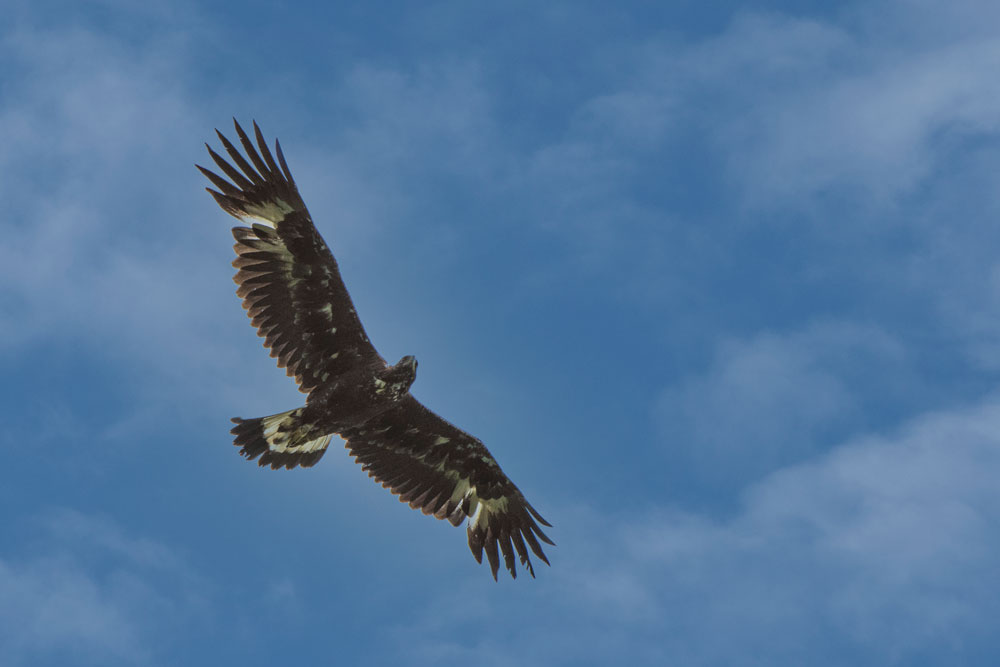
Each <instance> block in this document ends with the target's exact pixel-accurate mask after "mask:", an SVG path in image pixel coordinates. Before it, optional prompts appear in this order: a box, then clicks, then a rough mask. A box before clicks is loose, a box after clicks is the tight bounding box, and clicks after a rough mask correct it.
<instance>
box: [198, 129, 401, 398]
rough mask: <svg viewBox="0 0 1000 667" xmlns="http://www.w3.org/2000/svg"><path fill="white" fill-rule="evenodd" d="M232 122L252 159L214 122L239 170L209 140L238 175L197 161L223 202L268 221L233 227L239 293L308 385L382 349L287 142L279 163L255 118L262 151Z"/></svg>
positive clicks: (233, 211) (281, 359)
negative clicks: (300, 182)
mask: <svg viewBox="0 0 1000 667" xmlns="http://www.w3.org/2000/svg"><path fill="white" fill-rule="evenodd" d="M233 123H234V125H235V126H236V134H237V135H239V138H240V142H241V143H242V144H243V149H244V150H245V151H246V154H247V156H248V157H249V158H250V160H251V161H252V162H253V166H251V164H250V163H249V162H247V160H246V159H245V158H244V157H243V156H242V155H241V154H240V152H239V151H238V150H237V149H236V147H235V146H233V144H231V143H230V142H229V140H228V139H226V137H224V136H223V135H222V133H221V132H219V131H218V130H216V133H217V134H218V135H219V139H220V140H221V141H222V145H223V146H224V147H225V149H226V152H227V153H228V154H229V157H230V158H231V159H232V161H233V162H234V163H235V164H236V165H237V166H238V167H239V170H237V169H236V168H235V167H233V166H232V165H231V164H229V163H228V162H226V160H225V159H224V158H222V157H221V156H220V155H219V154H217V153H216V152H215V151H213V150H212V149H211V147H209V146H208V145H207V144H206V147H207V148H208V153H209V155H211V156H212V159H213V160H214V161H215V164H217V165H218V166H219V169H221V170H222V171H223V172H224V173H225V174H226V176H228V177H229V179H230V181H232V182H229V181H227V180H226V179H224V178H222V177H220V176H219V175H218V174H215V173H214V172H212V171H209V170H208V169H205V168H204V167H201V166H198V169H200V170H201V172H202V173H203V174H204V175H205V176H206V177H207V178H208V179H209V180H210V181H211V182H212V183H213V184H214V185H215V187H217V188H218V191H216V190H213V189H211V188H206V190H208V191H209V193H211V195H212V196H213V197H215V201H216V202H218V204H219V206H221V207H222V208H223V210H225V211H226V212H227V213H229V214H230V215H232V216H234V217H236V218H239V219H241V220H242V219H245V218H254V219H256V220H259V221H261V223H263V224H259V223H253V224H252V226H250V227H234V228H233V236H234V237H235V238H236V244H235V245H234V246H233V248H234V249H235V250H236V254H237V255H238V257H237V258H236V260H235V261H234V262H233V266H234V267H236V268H237V269H239V271H238V272H237V273H236V275H235V276H234V277H233V280H234V281H236V284H237V285H239V287H238V289H237V290H236V293H237V294H238V295H239V296H240V297H241V298H242V299H243V307H244V308H245V309H246V310H247V314H248V315H249V316H250V318H251V319H252V321H253V324H254V326H255V327H257V334H258V335H259V336H262V337H263V338H264V345H265V346H266V347H268V348H270V349H271V356H272V357H277V359H278V367H279V368H285V367H287V368H288V374H289V375H293V376H294V377H295V380H296V382H298V384H299V389H300V390H301V391H303V392H306V393H308V392H310V391H312V390H313V389H314V388H316V387H317V386H318V385H320V384H322V383H323V382H325V381H326V380H327V379H328V378H331V377H336V376H337V375H339V374H341V373H342V372H344V371H346V370H348V369H350V368H353V367H355V366H357V365H358V364H359V363H362V364H366V363H370V362H371V361H373V360H376V359H378V360H381V357H380V356H379V355H378V352H376V350H375V348H374V347H373V346H372V344H371V342H370V341H369V340H368V336H367V335H366V334H365V330H364V328H363V327H362V326H361V321H360V320H359V319H358V315H357V313H356V312H355V310H354V304H353V303H352V302H351V297H350V295H349V294H348V293H347V288H346V287H345V286H344V282H343V280H342V279H341V277H340V270H339V269H338V268H337V261H336V260H335V259H334V258H333V254H332V253H331V252H330V249H329V248H328V247H327V245H326V243H325V242H324V241H323V238H322V237H321V236H320V235H319V232H318V231H316V226H315V225H314V224H313V221H312V218H311V217H310V216H309V211H308V210H307V209H306V205H305V203H304V202H303V201H302V197H301V196H300V195H299V191H298V188H297V187H296V186H295V181H294V180H293V179H292V174H291V172H290V171H289V170H288V165H287V164H286V163H285V158H284V156H283V155H282V153H281V146H280V145H279V144H278V142H277V141H275V143H274V147H275V152H276V153H277V156H278V163H275V160H274V157H272V155H271V152H270V151H269V150H268V148H267V144H266V143H265V141H264V137H263V136H262V135H261V132H260V128H258V127H257V123H256V122H255V123H254V124H253V128H254V133H255V135H256V139H257V146H258V147H259V148H260V153H258V152H257V150H256V149H255V148H254V145H253V143H251V141H250V139H249V138H248V137H247V135H246V133H245V132H244V131H243V128H242V127H240V125H239V123H237V122H236V121H235V119H234V120H233ZM279 164H280V165H281V166H280V169H279V166H278V165H279ZM241 172H242V173H241Z"/></svg>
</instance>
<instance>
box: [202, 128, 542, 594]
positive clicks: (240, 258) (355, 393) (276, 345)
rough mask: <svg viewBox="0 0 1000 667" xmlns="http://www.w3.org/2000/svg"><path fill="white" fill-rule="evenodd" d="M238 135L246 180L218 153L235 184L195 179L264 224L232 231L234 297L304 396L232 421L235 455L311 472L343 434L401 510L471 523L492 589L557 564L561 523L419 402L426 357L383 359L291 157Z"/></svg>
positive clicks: (472, 540) (476, 444) (233, 152)
mask: <svg viewBox="0 0 1000 667" xmlns="http://www.w3.org/2000/svg"><path fill="white" fill-rule="evenodd" d="M233 124H234V125H235V127H236V134H237V135H238V136H239V139H240V143H241V144H242V145H243V149H244V151H245V152H246V156H247V158H249V162H248V161H247V158H244V157H243V155H241V154H240V152H239V150H237V149H236V147H235V146H234V145H233V144H232V143H231V142H230V141H229V140H228V139H226V137H225V136H223V134H222V133H221V132H219V131H218V130H216V134H218V136H219V140H220V141H221V142H222V145H223V147H224V148H225V149H226V152H227V153H228V154H229V157H230V158H231V159H232V162H233V164H235V165H236V167H239V169H236V167H234V166H233V165H232V164H230V163H229V162H227V161H226V160H225V159H224V158H223V157H221V156H220V155H219V154H218V153H216V152H215V151H213V150H212V148H211V146H209V145H208V144H205V146H206V148H208V153H209V155H211V156H212V160H214V161H215V164H217V165H218V166H219V169H220V170H222V172H223V173H224V174H225V175H226V176H228V177H229V180H228V181H227V180H226V179H224V178H222V177H221V176H219V175H218V174H216V173H214V172H212V171H210V170H208V169H205V168H204V167H202V166H200V165H196V166H198V169H200V170H201V173H203V174H204V175H205V176H206V177H207V178H208V180H210V181H211V182H212V184H213V185H214V186H215V187H216V188H218V190H213V189H212V188H205V189H206V190H208V192H209V193H211V195H212V196H213V197H214V198H215V201H216V202H218V204H219V206H221V207H222V209H223V210H224V211H226V213H229V214H230V215H232V216H234V217H236V218H239V219H240V220H245V219H246V218H252V219H253V220H256V221H258V222H253V223H251V225H250V226H249V227H234V228H233V236H234V237H235V238H236V244H235V245H234V246H233V247H234V249H235V250H236V255H237V257H236V260H235V261H233V266H234V267H235V268H236V269H238V271H237V273H236V275H235V276H234V278H233V280H234V281H236V284H237V285H238V286H239V287H238V288H237V290H236V294H237V295H239V297H240V298H241V299H242V300H243V307H244V308H245V309H246V310H247V314H248V315H249V316H250V318H251V320H252V322H253V325H254V326H255V327H256V328H257V334H258V335H259V336H262V337H263V338H264V346H265V347H268V348H270V349H271V356H272V357H276V358H277V360H278V367H279V368H287V372H288V375H289V376H294V377H295V381H296V382H297V383H298V385H299V390H300V391H302V392H303V393H305V394H306V395H307V396H306V402H305V405H304V406H303V407H300V408H295V409H294V410H289V411H287V412H281V413H278V414H276V415H271V416H270V417H258V418H256V419H240V418H235V419H233V420H232V421H233V422H234V423H235V424H236V426H235V427H234V428H233V429H232V433H233V435H234V436H235V441H234V444H235V445H236V446H237V447H240V448H241V449H240V453H241V454H242V455H243V456H245V457H246V458H247V459H250V460H253V459H257V460H258V464H259V465H261V466H266V465H269V466H271V468H273V469H277V468H281V467H285V468H294V467H296V466H302V467H309V466H312V465H313V464H315V463H316V462H317V461H319V459H320V458H322V456H323V454H325V453H326V449H327V447H328V446H329V444H330V438H331V436H333V435H338V436H340V437H341V438H343V439H344V440H345V441H346V443H347V444H346V446H347V449H348V451H349V452H350V454H351V456H353V457H354V458H355V460H356V461H357V462H358V463H360V464H361V467H362V469H363V470H365V471H366V472H367V473H368V475H369V476H370V477H373V478H374V479H375V480H376V481H377V482H381V484H382V486H383V487H385V488H387V489H389V490H390V491H391V492H392V493H394V494H396V495H398V496H399V499H400V500H401V501H402V502H406V503H409V504H410V507H412V508H414V509H420V510H421V511H423V512H424V514H432V515H433V516H435V517H436V518H438V519H448V521H450V522H451V523H452V525H455V526H458V525H459V524H461V523H462V521H464V520H465V519H466V518H467V517H468V519H469V524H468V529H467V530H468V536H469V548H470V549H471V550H472V555H473V556H474V557H475V558H476V561H478V562H479V563H482V562H483V551H484V550H485V551H486V557H487V558H488V559H489V564H490V569H491V570H492V573H493V579H494V580H495V579H496V578H497V569H498V568H499V565H500V556H501V555H502V556H503V560H504V564H505V566H506V568H507V570H508V571H509V572H510V575H511V577H516V576H517V571H516V567H515V563H514V560H515V559H514V554H515V553H516V554H517V556H518V557H519V558H520V561H521V565H522V566H523V567H525V568H527V570H528V572H529V573H530V574H531V576H532V577H534V576H535V571H534V568H533V567H532V564H531V558H530V557H529V555H528V549H529V548H530V550H531V551H532V552H534V554H535V555H536V556H538V557H539V558H540V559H542V560H543V561H544V562H545V563H546V564H548V562H549V561H548V559H547V558H546V557H545V554H544V552H543V551H542V547H541V545H540V544H539V542H538V541H539V540H541V541H543V542H545V543H546V544H552V545H554V543H553V542H552V541H551V540H550V539H549V538H548V537H546V535H545V533H543V532H542V530H541V529H540V528H539V527H538V524H539V523H540V524H542V525H545V526H550V525H551V524H549V523H548V522H546V521H545V519H543V518H542V517H541V515H540V514H539V513H538V512H536V511H535V508H533V507H532V506H531V505H530V504H529V503H528V501H527V500H525V498H524V496H523V495H522V494H521V491H520V490H519V489H518V488H517V487H516V486H515V485H514V483H513V482H511V481H510V479H509V478H508V477H507V475H505V474H504V473H503V471H502V470H501V469H500V466H499V465H498V464H497V462H496V459H494V458H493V456H492V455H491V454H490V452H489V450H488V449H486V447H485V446H483V443H482V442H481V441H480V440H479V439H478V438H475V437H473V436H472V435H469V434H468V433H466V432H465V431H463V430H461V429H459V428H458V427H456V426H454V425H452V424H451V423H449V422H447V421H445V420H444V419H442V418H441V417H439V416H438V415H437V414H435V413H434V412H431V411H430V410H429V409H427V408H426V407H424V405H423V404H422V403H420V401H418V400H417V399H415V398H414V397H413V396H412V395H411V394H410V385H412V384H413V381H414V379H415V378H416V373H417V360H416V359H415V358H413V357H412V356H409V355H407V356H405V357H403V358H402V359H400V360H399V361H398V362H397V363H396V364H395V365H392V366H390V365H389V364H387V363H386V361H385V359H383V358H382V357H381V356H380V355H379V353H378V352H376V351H375V348H374V346H372V344H371V342H370V341H369V340H368V336H367V335H366V334H365V330H364V328H363V327H362V326H361V321H360V320H359V319H358V315H357V313H356V312H355V310H354V304H353V303H352V302H351V297H350V295H349V294H348V293H347V288H346V287H345V286H344V283H343V280H342V279H341V277H340V271H339V269H338V268H337V262H336V260H335V259H334V258H333V254H332V253H331V252H330V249H329V248H328V247H327V245H326V243H325V242H324V241H323V238H322V237H321V236H320V235H319V232H318V231H317V230H316V227H315V225H314V224H313V221H312V218H311V217H310V215H309V211H308V210H306V205H305V203H304V202H303V201H302V197H301V196H300V195H299V191H298V188H297V187H296V185H295V181H294V180H293V179H292V174H291V172H290V171H289V170H288V165H287V164H286V163H285V157H284V156H283V155H282V153H281V145H280V144H279V143H278V142H277V141H275V142H274V150H275V155H276V156H277V162H275V159H274V156H273V155H272V154H271V151H270V150H268V147H267V143H266V142H265V141H264V137H263V135H262V134H261V131H260V128H259V127H257V123H256V122H254V124H253V129H254V134H255V138H256V140H257V148H255V147H254V145H253V143H252V142H251V141H250V139H249V137H247V134H246V132H244V131H243V128H242V127H240V125H239V123H237V122H236V120H235V119H234V120H233ZM258 148H259V152H258V150H257V149H258ZM251 162H252V163H253V164H251ZM279 165H280V168H279ZM536 521H537V523H536Z"/></svg>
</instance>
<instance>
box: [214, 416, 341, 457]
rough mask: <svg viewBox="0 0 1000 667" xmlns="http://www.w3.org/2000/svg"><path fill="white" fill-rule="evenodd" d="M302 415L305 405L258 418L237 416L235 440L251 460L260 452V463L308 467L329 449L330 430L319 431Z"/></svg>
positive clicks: (234, 429) (234, 420)
mask: <svg viewBox="0 0 1000 667" xmlns="http://www.w3.org/2000/svg"><path fill="white" fill-rule="evenodd" d="M301 419H302V408H296V409H295V410H289V411H288V412H281V413H278V414H276V415H271V416H270V417H257V418H256V419H240V418H239V417H234V418H233V423H235V424H236V426H234V427H233V429H232V430H231V431H230V433H232V434H233V435H234V436H236V437H235V438H234V439H233V444H234V445H236V446H237V447H240V448H241V449H240V454H242V455H243V456H245V457H247V459H249V460H251V461H252V460H253V459H256V458H257V457H258V456H259V457H260V459H259V460H258V461H257V463H258V465H261V466H266V465H269V466H271V468H273V469H277V468H281V467H284V468H294V467H295V466H302V467H303V468H308V467H309V466H311V465H313V464H314V463H316V462H317V461H319V460H320V458H321V457H322V456H323V454H325V453H326V448H327V446H328V445H329V444H330V434H329V433H327V434H323V435H321V434H318V433H317V432H316V431H315V430H314V429H313V428H312V426H311V425H310V424H305V423H302V421H301Z"/></svg>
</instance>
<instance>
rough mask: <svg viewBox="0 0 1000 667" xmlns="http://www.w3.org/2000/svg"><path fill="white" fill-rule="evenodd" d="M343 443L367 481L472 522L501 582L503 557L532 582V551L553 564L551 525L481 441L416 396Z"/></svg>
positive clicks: (472, 545) (477, 547)
mask: <svg viewBox="0 0 1000 667" xmlns="http://www.w3.org/2000/svg"><path fill="white" fill-rule="evenodd" d="M340 435H341V437H343V438H344V439H345V440H347V448H348V450H350V452H351V455H352V456H354V458H355V459H356V460H357V462H358V463H360V464H361V466H362V468H363V469H364V470H365V471H366V472H367V473H368V475H369V476H371V477H374V478H375V480H376V481H378V482H381V483H382V486H384V487H385V488H387V489H389V490H390V491H392V493H394V494H396V495H398V496H399V499H400V500H401V501H403V502H406V503H409V504H410V507H412V508H414V509H419V510H421V511H422V512H423V513H424V514H432V515H434V516H435V517H436V518H438V519H447V520H449V521H450V522H451V523H452V524H453V525H455V526H457V525H459V524H461V523H462V521H464V520H465V519H466V518H467V517H468V519H469V525H468V537H469V549H471V550H472V555H473V556H474V557H475V558H476V560H477V561H479V562H480V563H481V562H482V561H483V550H484V549H485V551H486V557H487V559H488V560H489V563H490V570H491V571H492V573H493V578H494V579H496V577H497V570H498V569H499V567H500V557H501V556H502V557H503V560H504V564H505V566H506V568H507V570H508V571H509V572H510V574H511V576H512V577H515V576H517V571H516V569H515V554H516V555H517V558H518V559H520V561H521V565H522V566H523V567H524V568H525V569H527V570H528V572H529V573H530V574H531V576H535V570H534V567H533V566H532V564H531V558H530V556H529V554H528V550H529V549H530V550H531V552H533V553H534V554H535V555H536V556H538V557H539V558H540V559H542V560H543V561H544V562H545V563H546V564H548V562H549V560H548V559H547V558H546V557H545V553H544V552H543V551H542V546H541V544H539V540H541V541H542V542H545V543H547V544H553V542H552V540H550V539H549V538H548V536H546V535H545V533H543V532H542V529H541V528H539V526H538V524H539V523H540V524H542V525H544V526H548V525H550V524H549V523H548V522H546V521H545V519H543V518H542V516H541V515H540V514H539V513H538V512H537V511H535V508H534V507H532V506H531V504H530V503H528V501H527V500H526V499H525V498H524V495H522V494H521V491H520V489H518V488H517V486H515V485H514V483H513V482H512V481H510V478H509V477H507V475H505V474H504V472H503V471H502V470H501V469H500V465H499V464H498V463H497V462H496V459H494V458H493V455H492V454H490V452H489V450H488V449H486V447H485V446H484V445H483V443H482V442H481V441H480V440H479V439H478V438H476V437H474V436H472V435H470V434H468V433H466V432H465V431H463V430H462V429H460V428H458V427H457V426H454V425H453V424H451V423H449V422H447V421H445V420H444V419H442V418H441V417H439V416H438V415H437V414H435V413H434V412H431V411H430V410H428V409H427V408H426V407H425V406H424V405H423V404H422V403H420V401H418V400H417V399H415V398H414V397H413V396H407V397H405V398H404V399H403V400H402V401H400V403H399V405H398V406H396V407H394V408H392V409H390V410H388V411H387V412H384V413H382V414H380V415H378V416H376V417H374V418H372V419H370V420H369V421H367V422H366V423H364V424H362V425H361V426H359V427H356V428H352V429H348V430H346V431H344V432H343V433H341V434H340Z"/></svg>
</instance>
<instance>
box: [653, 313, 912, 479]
mask: <svg viewBox="0 0 1000 667" xmlns="http://www.w3.org/2000/svg"><path fill="white" fill-rule="evenodd" d="M907 375H909V369H908V362H907V359H906V352H905V350H904V348H903V346H901V345H900V344H899V343H898V342H897V341H895V340H893V339H892V337H890V336H888V335H886V334H885V333H884V332H882V331H880V330H878V329H877V328H874V327H866V326H858V325H849V324H841V323H833V322H831V323H825V324H816V325H812V326H810V327H807V328H805V329H803V330H800V331H797V332H793V333H789V334H785V335H779V334H774V333H761V334H758V335H756V336H754V337H752V338H751V339H749V340H729V341H725V342H723V343H721V344H720V345H719V346H718V348H717V350H716V353H715V358H714V360H713V361H712V364H711V366H710V367H709V368H708V369H706V370H705V371H704V373H702V374H699V375H695V376H692V377H689V378H686V379H680V380H679V381H678V382H677V383H676V384H674V385H673V386H670V387H668V388H666V389H665V390H664V391H663V393H662V394H661V395H660V397H659V399H658V401H657V404H656V408H655V413H654V418H655V419H656V421H657V422H658V424H659V425H660V432H661V434H662V438H663V442H664V443H669V451H668V452H667V455H668V456H669V459H670V462H671V467H673V468H676V469H677V470H684V471H685V473H684V474H685V476H690V475H692V474H694V475H696V476H697V477H698V478H699V484H701V485H707V486H704V487H703V490H705V489H707V488H716V487H717V486H718V485H720V484H722V485H725V486H727V487H730V488H733V489H739V488H742V485H743V484H744V483H746V482H747V481H750V480H754V479H757V478H758V477H759V476H760V475H761V474H763V473H766V472H768V471H770V470H772V469H774V468H775V467H779V466H784V465H788V464H789V463H792V462H795V461H802V460H805V459H807V458H809V457H811V456H813V455H814V454H815V453H816V452H817V451H819V450H820V449H821V448H822V447H824V446H829V445H830V444H832V442H831V441H832V440H833V439H837V438H843V437H844V436H845V435H848V434H850V433H852V432H854V431H855V430H856V429H864V428H865V427H866V424H865V421H864V420H865V415H866V414H867V413H868V411H870V410H871V408H872V406H871V405H866V402H872V401H874V402H876V403H877V404H878V405H879V408H880V409H882V410H884V409H885V408H886V407H887V405H888V406H891V405H892V401H893V397H894V396H895V399H896V400H900V399H901V398H902V396H903V395H904V394H911V395H912V394H913V393H916V392H917V391H918V388H917V387H914V386H913V385H912V384H907V383H906V381H905V380H904V378H905V377H906V376H907ZM716 492H717V491H716Z"/></svg>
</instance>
